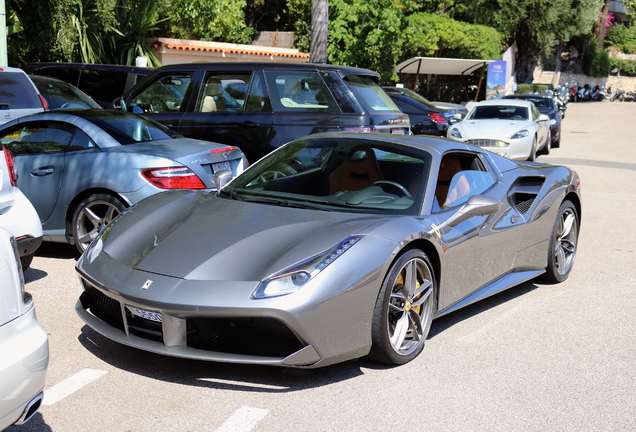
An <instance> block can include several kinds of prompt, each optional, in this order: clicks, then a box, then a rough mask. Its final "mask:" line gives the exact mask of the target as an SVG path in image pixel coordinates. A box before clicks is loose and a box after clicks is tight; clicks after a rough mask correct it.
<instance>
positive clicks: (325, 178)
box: [219, 137, 431, 215]
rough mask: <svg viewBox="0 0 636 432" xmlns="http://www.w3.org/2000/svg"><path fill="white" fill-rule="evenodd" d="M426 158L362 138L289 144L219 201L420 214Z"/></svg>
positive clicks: (255, 167) (225, 191)
mask: <svg viewBox="0 0 636 432" xmlns="http://www.w3.org/2000/svg"><path fill="white" fill-rule="evenodd" d="M430 160H431V156H430V154H428V153H426V152H423V151H419V150H417V149H411V148H409V147H405V146H399V145H396V144H392V143H386V142H379V141H374V140H366V139H361V138H350V137H349V138H345V137H334V138H312V139H307V140H298V141H294V142H291V143H289V144H287V145H285V146H283V147H281V148H280V149H278V150H276V151H275V152H273V153H270V154H269V155H268V156H266V157H264V158H263V159H261V160H260V161H259V162H257V163H256V164H254V165H253V166H251V167H250V168H249V169H248V170H246V171H245V172H244V173H243V174H241V175H240V176H238V177H237V178H236V179H234V180H233V181H232V182H231V183H230V184H229V185H227V186H226V187H225V188H224V189H223V191H222V192H221V193H220V194H219V196H221V197H223V198H228V199H239V200H244V201H256V202H263V203H266V204H272V205H281V206H288V207H302V208H310V209H315V210H325V211H329V210H334V211H345V212H356V213H381V214H410V215H415V214H418V213H419V208H420V205H421V202H422V195H423V191H424V189H425V186H426V180H427V178H428V172H429V170H430Z"/></svg>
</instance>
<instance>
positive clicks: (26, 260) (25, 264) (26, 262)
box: [20, 254, 33, 270]
mask: <svg viewBox="0 0 636 432" xmlns="http://www.w3.org/2000/svg"><path fill="white" fill-rule="evenodd" d="M32 261H33V254H29V255H25V256H21V257H20V264H22V270H26V269H28V268H29V266H30V265H31V262H32Z"/></svg>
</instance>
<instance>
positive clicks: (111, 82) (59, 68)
mask: <svg viewBox="0 0 636 432" xmlns="http://www.w3.org/2000/svg"><path fill="white" fill-rule="evenodd" d="M24 70H25V72H26V73H28V74H31V75H44V76H48V77H53V78H58V79H60V80H62V81H65V82H67V83H69V84H72V85H74V86H75V87H77V88H79V89H80V90H82V91H83V92H84V93H86V94H87V95H89V96H90V97H92V98H93V100H95V101H96V102H97V103H98V104H99V105H100V106H101V107H103V108H108V106H110V104H111V102H112V101H113V97H117V96H118V95H121V94H124V93H125V92H126V91H127V90H128V89H130V88H132V87H133V86H134V85H135V84H137V83H138V82H139V81H141V80H142V79H143V78H145V77H146V76H147V75H148V74H149V73H150V72H152V68H145V67H138V66H124V65H110V64H85V63H52V62H51V63H29V64H28V65H26V66H25V67H24Z"/></svg>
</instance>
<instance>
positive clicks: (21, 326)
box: [0, 227, 49, 430]
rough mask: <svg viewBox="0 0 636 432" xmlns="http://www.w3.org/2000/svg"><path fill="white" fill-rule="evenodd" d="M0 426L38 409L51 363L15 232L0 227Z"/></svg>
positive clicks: (23, 419)
mask: <svg viewBox="0 0 636 432" xmlns="http://www.w3.org/2000/svg"><path fill="white" fill-rule="evenodd" d="M0 266H1V267H2V271H0V298H2V301H0V353H1V354H0V359H1V361H0V430H3V429H5V428H7V427H9V426H11V425H14V424H15V425H21V424H24V423H25V422H26V421H28V420H29V419H30V418H31V417H33V415H34V414H35V413H36V412H37V411H38V409H39V407H40V405H41V403H42V397H43V395H44V393H43V390H44V384H45V381H46V371H47V368H48V364H49V343H48V336H47V334H46V332H45V331H44V330H43V329H42V327H40V325H39V324H38V322H37V319H36V317H35V307H34V305H33V298H32V297H31V295H30V294H29V293H27V292H25V290H24V275H23V274H22V268H21V267H20V261H19V260H18V251H17V245H16V242H15V239H14V238H13V235H12V234H11V233H10V232H9V231H7V230H6V229H4V228H1V227H0Z"/></svg>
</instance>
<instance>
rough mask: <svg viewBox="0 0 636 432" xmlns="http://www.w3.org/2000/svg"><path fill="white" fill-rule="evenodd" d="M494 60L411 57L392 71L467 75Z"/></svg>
mask: <svg viewBox="0 0 636 432" xmlns="http://www.w3.org/2000/svg"><path fill="white" fill-rule="evenodd" d="M493 61H494V60H470V59H450V58H438V57H413V58H411V59H408V60H404V61H403V62H402V63H400V64H399V65H397V66H396V67H395V68H394V69H393V72H397V73H407V74H423V75H427V74H432V75H468V74H471V73H473V72H474V71H476V70H477V69H479V68H480V67H482V66H485V65H487V64H488V63H492V62H493Z"/></svg>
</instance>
